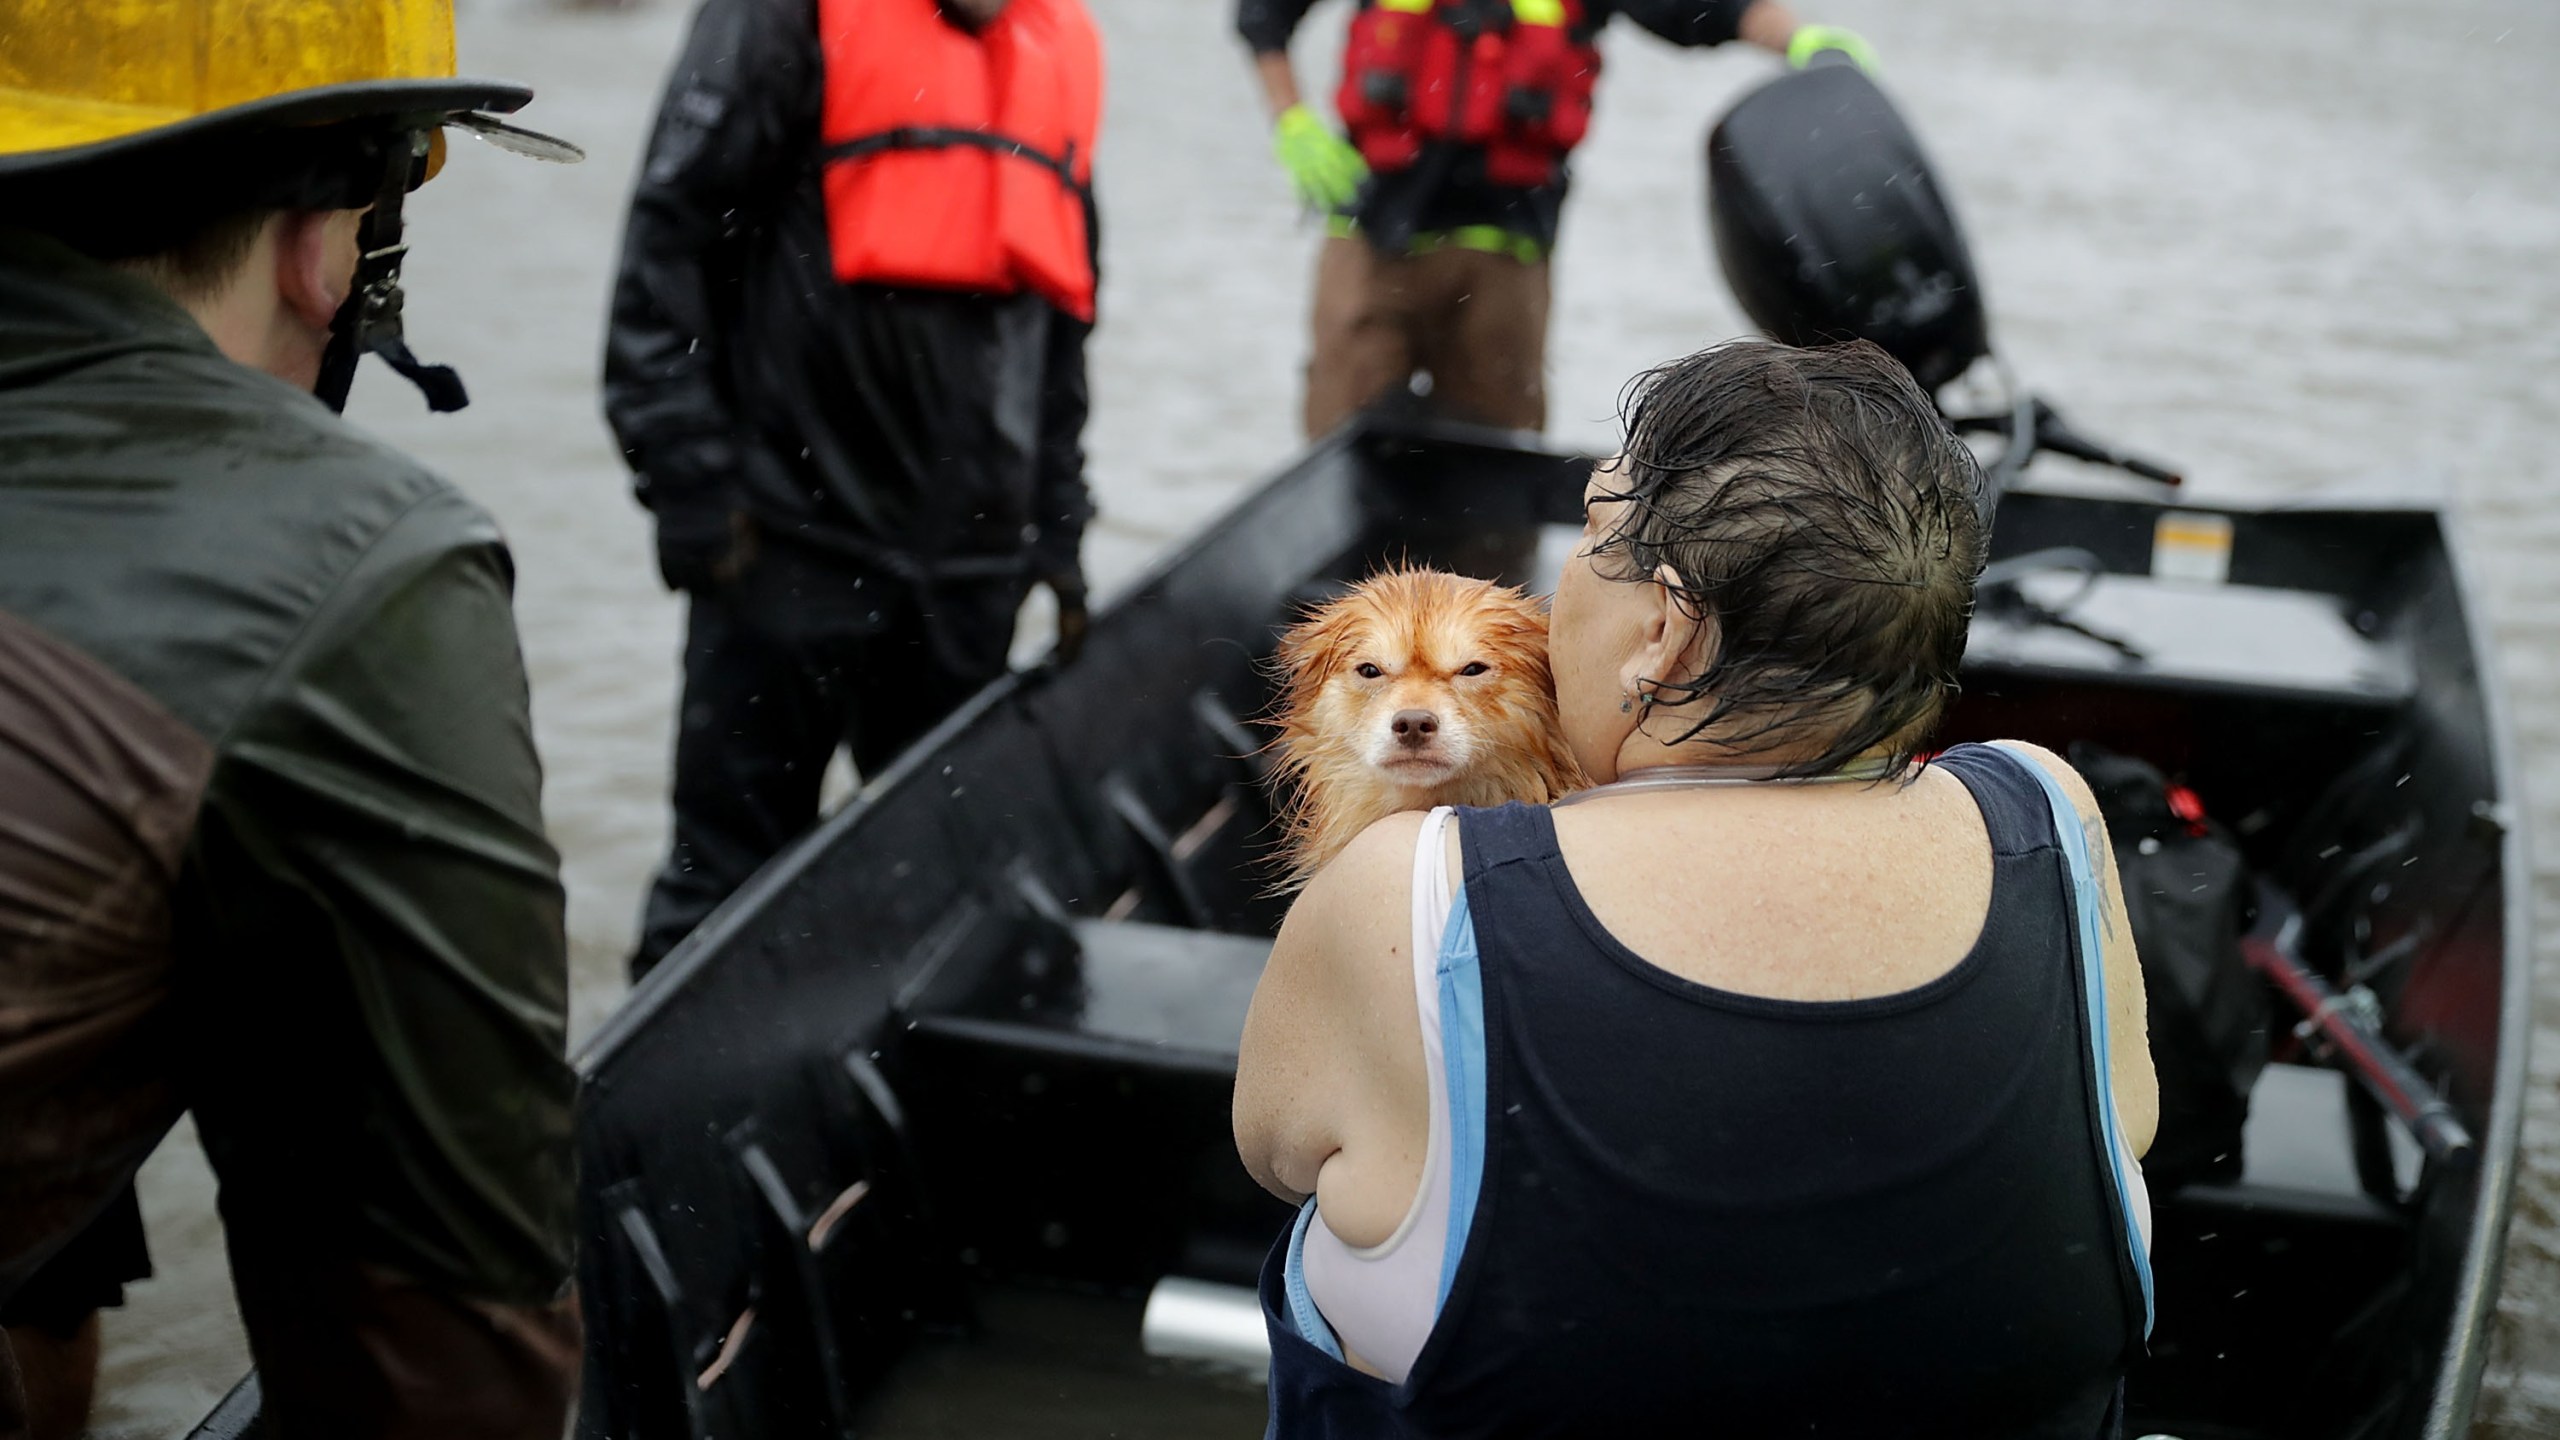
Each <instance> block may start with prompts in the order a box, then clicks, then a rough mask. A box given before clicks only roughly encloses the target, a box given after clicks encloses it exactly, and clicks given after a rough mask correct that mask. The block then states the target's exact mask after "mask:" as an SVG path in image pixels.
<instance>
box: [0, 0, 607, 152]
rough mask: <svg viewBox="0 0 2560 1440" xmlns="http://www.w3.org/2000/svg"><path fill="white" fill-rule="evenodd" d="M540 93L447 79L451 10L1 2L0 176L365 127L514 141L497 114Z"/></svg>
mask: <svg viewBox="0 0 2560 1440" xmlns="http://www.w3.org/2000/svg"><path fill="white" fill-rule="evenodd" d="M532 96H533V92H532V91H530V90H528V89H526V88H524V87H523V86H521V85H509V84H504V83H501V82H498V81H491V80H465V79H460V78H457V77H456V76H455V75H454V58H453V0H0V178H5V177H8V176H13V175H29V174H34V173H37V172H41V171H48V170H55V169H60V168H64V167H69V166H74V165H83V164H87V163H89V162H92V161H96V160H106V159H111V158H116V157H121V156H123V155H126V154H128V153H131V152H134V151H138V150H143V149H146V148H150V147H155V146H157V145H159V144H160V143H161V142H163V141H167V140H174V139H179V138H211V137H213V136H216V135H218V134H221V133H225V132H237V131H246V130H255V129H267V128H271V127H279V126H305V125H315V124H327V123H329V122H332V121H339V120H351V119H356V118H360V117H366V116H383V115H415V116H418V117H419V118H420V119H421V120H422V121H424V122H425V123H427V124H430V125H432V124H435V123H438V122H439V121H441V120H444V119H454V120H459V121H461V122H463V123H465V124H469V125H471V126H472V127H473V128H475V129H479V130H482V131H484V133H487V132H497V133H501V134H507V135H515V134H520V133H521V132H515V131H514V130H513V127H510V126H503V125H501V124H499V123H498V122H497V121H495V120H493V119H490V118H488V117H489V112H493V111H494V112H499V113H504V112H508V111H512V110H515V109H517V108H518V107H520V106H522V105H523V104H524V103H525V101H527V100H529V99H531V98H532ZM526 138H527V139H540V138H542V137H530V136H528V137H526ZM563 158H565V157H563Z"/></svg>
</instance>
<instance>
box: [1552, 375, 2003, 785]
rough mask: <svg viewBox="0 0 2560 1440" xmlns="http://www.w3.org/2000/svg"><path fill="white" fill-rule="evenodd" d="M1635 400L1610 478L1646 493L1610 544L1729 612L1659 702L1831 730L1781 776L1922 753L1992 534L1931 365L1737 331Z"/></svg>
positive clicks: (1716, 715)
mask: <svg viewBox="0 0 2560 1440" xmlns="http://www.w3.org/2000/svg"><path fill="white" fill-rule="evenodd" d="M1621 413H1622V414H1623V416H1624V418H1625V421H1626V432H1627V440H1626V448H1625V450H1624V452H1623V455H1622V457H1621V459H1620V460H1619V462H1618V469H1617V473H1616V474H1615V476H1614V477H1603V479H1602V482H1601V483H1602V485H1603V487H1604V488H1606V489H1610V490H1611V491H1612V492H1613V493H1612V494H1611V496H1610V498H1613V499H1619V500H1624V501H1626V502H1627V503H1626V505H1625V507H1624V509H1623V510H1621V511H1620V513H1619V518H1618V520H1617V523H1616V525H1615V526H1614V527H1613V528H1612V529H1611V530H1610V532H1609V533H1608V534H1606V535H1604V536H1602V537H1600V539H1599V540H1598V541H1597V543H1596V544H1595V545H1594V547H1593V550H1594V558H1595V561H1596V563H1597V564H1598V565H1599V567H1600V569H1601V571H1602V573H1603V574H1611V575H1612V578H1615V579H1619V580H1624V581H1629V582H1647V581H1652V580H1654V579H1655V578H1656V577H1657V575H1658V573H1659V571H1660V570H1661V568H1662V567H1664V566H1669V567H1670V569H1671V571H1672V572H1673V573H1674V574H1676V575H1677V576H1678V583H1677V584H1676V585H1674V586H1673V587H1672V588H1673V591H1674V593H1675V594H1676V595H1677V596H1678V597H1679V600H1680V602H1681V604H1682V606H1683V608H1684V609H1686V610H1687V611H1688V612H1689V613H1690V614H1692V615H1696V616H1701V617H1707V616H1712V617H1713V618H1714V620H1715V622H1716V626H1717V641H1716V644H1715V647H1714V650H1713V652H1712V653H1711V654H1710V655H1709V656H1708V657H1707V660H1706V664H1705V667H1704V668H1703V669H1701V670H1700V671H1699V672H1698V673H1697V674H1695V675H1689V676H1662V677H1659V678H1655V679H1649V680H1648V681H1646V682H1645V688H1646V690H1647V691H1648V692H1649V693H1647V694H1645V695H1644V696H1643V697H1642V698H1643V700H1644V703H1645V704H1647V705H1648V706H1650V705H1655V704H1663V703H1671V704H1685V703H1688V702H1690V701H1693V700H1697V699H1701V698H1704V699H1707V700H1709V701H1711V702H1712V703H1711V704H1710V705H1709V707H1708V710H1707V714H1706V715H1705V716H1704V718H1702V719H1700V720H1699V721H1698V722H1697V724H1696V725H1694V726H1692V727H1691V728H1690V729H1689V730H1688V731H1686V732H1684V733H1683V734H1682V735H1680V736H1679V737H1678V738H1679V739H1680V740H1689V739H1692V738H1695V737H1697V736H1699V735H1701V734H1710V735H1711V738H1713V739H1715V740H1717V741H1719V742H1721V743H1723V744H1726V745H1729V746H1731V747H1733V748H1734V749H1735V750H1737V751H1741V752H1744V753H1750V752H1755V751H1757V752H1765V751H1769V750H1775V749H1779V748H1781V747H1796V746H1802V745H1806V744H1816V745H1818V746H1819V750H1818V753H1815V754H1812V755H1810V756H1807V757H1799V758H1797V759H1794V760H1791V761H1790V762H1788V763H1787V764H1786V765H1785V767H1784V768H1783V769H1782V770H1781V771H1780V773H1781V774H1795V775H1810V774H1818V773H1821V772H1824V771H1828V770H1834V769H1837V768H1839V767H1840V766H1841V765H1843V764H1845V763H1846V762H1848V761H1849V760H1851V759H1853V758H1855V757H1857V756H1858V755H1861V754H1863V753H1865V752H1867V751H1870V750H1876V749H1879V748H1881V749H1882V750H1883V752H1884V754H1885V756H1886V757H1887V758H1888V759H1890V760H1892V761H1894V762H1897V768H1898V767H1899V763H1900V762H1907V761H1909V760H1910V759H1911V758H1912V757H1913V756H1914V755H1916V754H1917V753H1918V752H1919V751H1920V750H1921V748H1922V747H1923V746H1924V745H1925V744H1926V742H1927V740H1928V737H1929V735H1930V732H1931V731H1932V730H1933V729H1934V728H1935V727H1936V725H1937V722H1938V718H1939V716H1940V714H1941V713H1942V712H1943V711H1944V709H1945V707H1946V701H1947V698H1948V697H1949V696H1951V695H1952V694H1954V693H1955V689H1956V669H1957V666H1958V664H1959V662H1961V661H1962V660H1963V658H1964V643H1965V630H1966V626H1967V623H1968V622H1969V620H1970V619H1971V617H1972V613H1973V582H1974V578H1975V577H1976V576H1977V575H1979V574H1980V573H1981V570H1982V560H1983V539H1984V537H1983V534H1982V519H1981V509H1980V503H1981V497H1982V485H1983V479H1982V470H1981V466H1980V465H1979V464H1977V463H1976V462H1975V460H1974V456H1973V452H1972V451H1971V450H1970V449H1968V448H1967V447H1966V446H1965V444H1964V442H1962V441H1960V440H1958V439H1957V438H1956V437H1955V435H1954V433H1953V432H1952V431H1950V430H1949V429H1948V428H1947V425H1946V422H1945V421H1944V420H1943V419H1942V418H1940V416H1939V414H1938V411H1937V408H1936V406H1934V405H1933V404H1931V403H1930V400H1929V397H1928V396H1927V395H1925V394H1923V393H1922V392H1921V390H1920V387H1919V386H1918V385H1917V384H1915V383H1913V381H1912V379H1911V375H1910V372H1909V371H1907V370H1905V369H1903V367H1902V365H1901V363H1900V362H1898V361H1896V360H1895V359H1894V358H1893V357H1892V356H1890V355H1888V354H1886V353H1885V352H1884V351H1883V350H1881V349H1878V348H1877V347H1876V346H1874V345H1871V344H1869V343H1867V342H1865V341H1863V340H1860V341H1852V342H1850V343H1848V344H1845V345H1827V346H1822V347H1819V348H1815V349H1798V348H1796V347H1794V346H1789V345H1780V344H1776V343H1774V342H1770V341H1762V340H1743V341H1735V342H1733V343H1731V344H1726V345H1719V346H1717V347H1715V348H1714V349H1711V350H1703V351H1700V352H1699V353H1697V354H1695V355H1692V356H1690V357H1688V358H1687V359H1685V360H1678V361H1674V362H1673V363H1671V364H1669V365H1665V366H1662V367H1660V368H1659V369H1656V370H1652V371H1648V372H1647V373H1645V374H1643V375H1640V376H1637V377H1636V378H1635V380H1633V381H1632V382H1630V383H1629V384H1628V386H1627V391H1626V395H1625V398H1624V402H1623V404H1622V406H1621ZM1612 572H1614V574H1613V573H1612Z"/></svg>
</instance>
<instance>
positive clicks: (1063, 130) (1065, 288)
mask: <svg viewBox="0 0 2560 1440" xmlns="http://www.w3.org/2000/svg"><path fill="white" fill-rule="evenodd" d="M1102 68H1103V67H1102V45H1101V38H1100V35H1099V34H1098V32H1097V31H1096V29H1095V27H1094V24H1093V21H1092V19H1091V17H1090V16H1089V15H1087V13H1086V12H1085V9H1084V5H1083V3H1082V0H703V3H702V6H701V9H700V10H699V11H698V12H697V13H696V15H695V17H694V22H693V33H692V36H691V38H690V39H688V40H687V41H686V43H685V47H684V50H683V53H682V54H680V55H679V56H678V57H677V59H676V64H675V69H674V73H673V74H672V75H671V76H670V77H669V79H668V82H667V90H666V97H665V100H664V102H663V103H662V104H661V105H660V107H659V110H658V118H657V127H656V130H655V132H654V133H653V134H652V136H651V137H650V141H649V153H648V158H647V160H646V161H645V162H644V163H643V165H642V168H641V175H640V181H639V185H638V188H637V189H636V191H635V192H634V193H633V195H632V199H631V217H630V224H629V228H628V230H627V232H626V234H625V236H624V239H623V248H622V273H621V278H620V282H619V284H618V285H617V287H616V288H615V291H614V297H613V321H612V330H611V333H610V335H609V337H608V339H607V343H606V351H605V365H604V381H605V384H604V392H605V413H606V417H607V418H608V419H609V420H610V421H611V423H612V425H613V430H614V433H615V435H616V436H618V437H619V438H620V440H621V442H622V448H623V453H624V454H625V456H626V457H627V458H628V459H629V461H630V464H631V468H632V471H633V475H634V488H635V489H636V491H637V493H638V496H639V498H640V501H641V503H643V504H644V505H646V506H648V507H649V509H650V510H651V511H652V512H654V514H655V516H656V519H657V540H658V545H657V550H658V556H657V558H658V570H659V574H660V576H661V577H662V578H663V579H664V580H665V581H666V583H667V585H668V586H669V587H670V588H672V589H676V590H681V591H684V592H686V594H687V597H688V600H689V602H690V603H689V618H688V620H687V633H686V637H685V649H684V662H683V663H684V700H683V704H682V705H681V707H680V708H679V712H678V713H679V716H680V721H679V728H678V732H677V737H676V756H675V787H674V790H675V794H674V800H675V835H674V844H673V846H672V848H671V850H670V853H669V855H668V857H667V861H666V864H665V867H664V868H663V869H662V870H660V872H659V874H658V878H657V882H656V884H655V885H654V886H653V887H652V889H651V891H650V895H649V899H648V902H647V905H646V907H645V910H644V913H643V915H642V917H641V935H640V943H639V946H638V948H637V950H636V951H635V952H634V954H633V956H632V961H631V964H632V970H633V973H634V974H635V976H636V975H638V974H642V973H645V972H646V971H648V970H649V969H650V968H651V967H653V966H655V965H656V964H657V962H658V961H659V959H661V958H662V957H663V956H665V954H666V953H667V951H668V950H669V949H671V948H672V947H673V946H674V945H675V943H676V942H677V941H679V940H681V939H683V938H684V936H685V935H686V934H687V933H688V932H689V931H691V930H692V929H693V928H694V926H695V925H696V924H697V923H699V922H700V921H701V920H702V919H703V917H704V916H706V915H708V914H710V913H711V911H712V909H713V908H714V907H716V906H717V905H718V904H719V903H720V902H721V901H722V900H724V899H726V898H727V897H728V895H729V894H730V892H732V891H734V890H735V889H736V888H737V887H738V885H739V884H740V883H741V882H743V881H744V880H745V879H746V878H747V877H748V876H749V875H751V874H753V873H754V872H755V870H756V869H757V867H759V866H761V865H762V864H763V863H764V862H765V861H766V860H768V859H770V858H771V857H772V856H773V855H774V854H775V853H776V852H777V851H779V850H781V849H782V848H783V846H784V845H785V844H787V843H788V842H789V841H790V840H791V839H792V837H793V836H795V835H797V834H799V833H800V832H801V831H803V830H805V829H806V828H808V826H809V825H810V823H811V822H812V821H814V820H815V819H816V818H817V814H818V790H819V780H820V777H821V775H822V774H823V773H824V771H825V770H826V768H827V765H828V762H829V761H830V760H831V759H832V757H833V756H834V754H835V752H836V751H837V750H838V749H839V748H849V749H850V750H851V752H852V756H853V763H854V765H855V767H856V768H858V769H859V770H860V771H861V772H862V773H863V775H864V776H865V777H869V776H873V775H876V774H878V773H879V771H880V770H881V768H882V767H884V766H885V765H887V764H888V763H889V761H890V760H891V759H892V758H894V757H895V756H896V755H897V754H898V752H900V751H901V750H903V749H905V748H906V747H907V745H908V743H909V742H910V741H913V740H915V739H916V738H918V737H919V736H921V735H923V734H924V733H925V732H926V731H927V730H929V729H931V728H932V727H933V725H934V724H935V723H936V722H937V721H939V720H941V719H942V718H943V717H944V716H946V715H948V714H950V713H951V711H952V710H954V709H955V708H957V707H958V706H959V705H960V703H961V702H962V701H964V700H966V699H967V698H968V697H969V696H970V695H972V694H974V693H976V692H977V691H978V690H980V689H981V688H983V687H984V686H985V685H986V684H987V683H988V682H989V681H991V680H994V679H996V678H997V677H998V676H1001V675H1002V674H1004V672H1005V661H1006V655H1007V652H1008V651H1009V649H1010V648H1011V644H1012V640H1013V632H1014V623H1015V617H1016V615H1017V613H1018V612H1019V611H1020V610H1021V608H1022V602H1023V599H1024V596H1025V595H1026V593H1027V592H1028V590H1029V589H1030V587H1031V586H1033V585H1035V584H1038V585H1045V586H1046V587H1048V588H1049V590H1050V591H1051V592H1052V593H1053V594H1054V595H1055V597H1056V598H1057V601H1058V607H1059V635H1060V653H1061V655H1062V656H1070V655H1072V654H1073V653H1074V649H1075V647H1076V644H1077V642H1078V640H1079V639H1080V637H1081V633H1082V630H1083V625H1084V597H1085V585H1084V576H1083V570H1082V567H1081V563H1080V561H1079V558H1078V552H1079V549H1080V547H1081V544H1082V540H1083V535H1084V527H1085V522H1086V520H1087V519H1088V518H1089V517H1090V516H1091V514H1092V510H1093V507H1092V504H1091V502H1090V500H1089V498H1088V495H1087V491H1086V488H1085V480H1084V448H1083V432H1084V422H1085V410H1086V392H1085V360H1084V344H1085V336H1086V334H1087V332H1088V331H1089V330H1090V329H1091V327H1092V321H1093V307H1094V283H1095V275H1094V268H1095V267H1094V243H1095V235H1094V223H1093V207H1092V198H1091V184H1092V168H1093V150H1094V142H1095V139H1096V135H1097V132H1098V130H1099V127H1100V124H1101V116H1102V84H1103V76H1102Z"/></svg>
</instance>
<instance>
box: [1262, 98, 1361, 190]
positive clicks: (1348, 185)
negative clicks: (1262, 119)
mask: <svg viewBox="0 0 2560 1440" xmlns="http://www.w3.org/2000/svg"><path fill="white" fill-rule="evenodd" d="M1271 153H1272V154H1273V155H1274V156H1277V157H1278V158H1279V161H1280V165H1281V168H1282V169H1285V170H1287V171H1288V172H1289V178H1290V180H1292V181H1294V182H1295V183H1296V184H1297V187H1298V198H1299V199H1300V200H1301V201H1303V202H1305V204H1306V206H1307V208H1309V209H1311V210H1322V211H1325V212H1326V213H1328V214H1330V213H1333V212H1337V211H1341V210H1347V209H1349V208H1350V206H1351V199H1352V197H1353V196H1355V195H1357V194H1359V193H1360V183H1361V182H1362V181H1364V180H1366V179H1368V178H1369V162H1367V161H1365V160H1363V159H1361V158H1360V151H1359V149H1358V148H1357V147H1355V146H1354V145H1353V144H1352V143H1351V142H1350V141H1348V140H1345V139H1343V138H1342V137H1341V136H1339V135H1337V134H1335V133H1334V132H1333V128H1332V127H1331V126H1329V125H1327V124H1325V123H1324V121H1322V120H1320V119H1318V118H1316V112H1314V111H1313V110H1310V109H1308V108H1307V107H1306V106H1304V105H1292V106H1290V107H1289V108H1288V109H1286V110H1283V111H1281V112H1280V119H1279V120H1278V122H1277V123H1275V124H1273V125H1272V127H1271Z"/></svg>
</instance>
